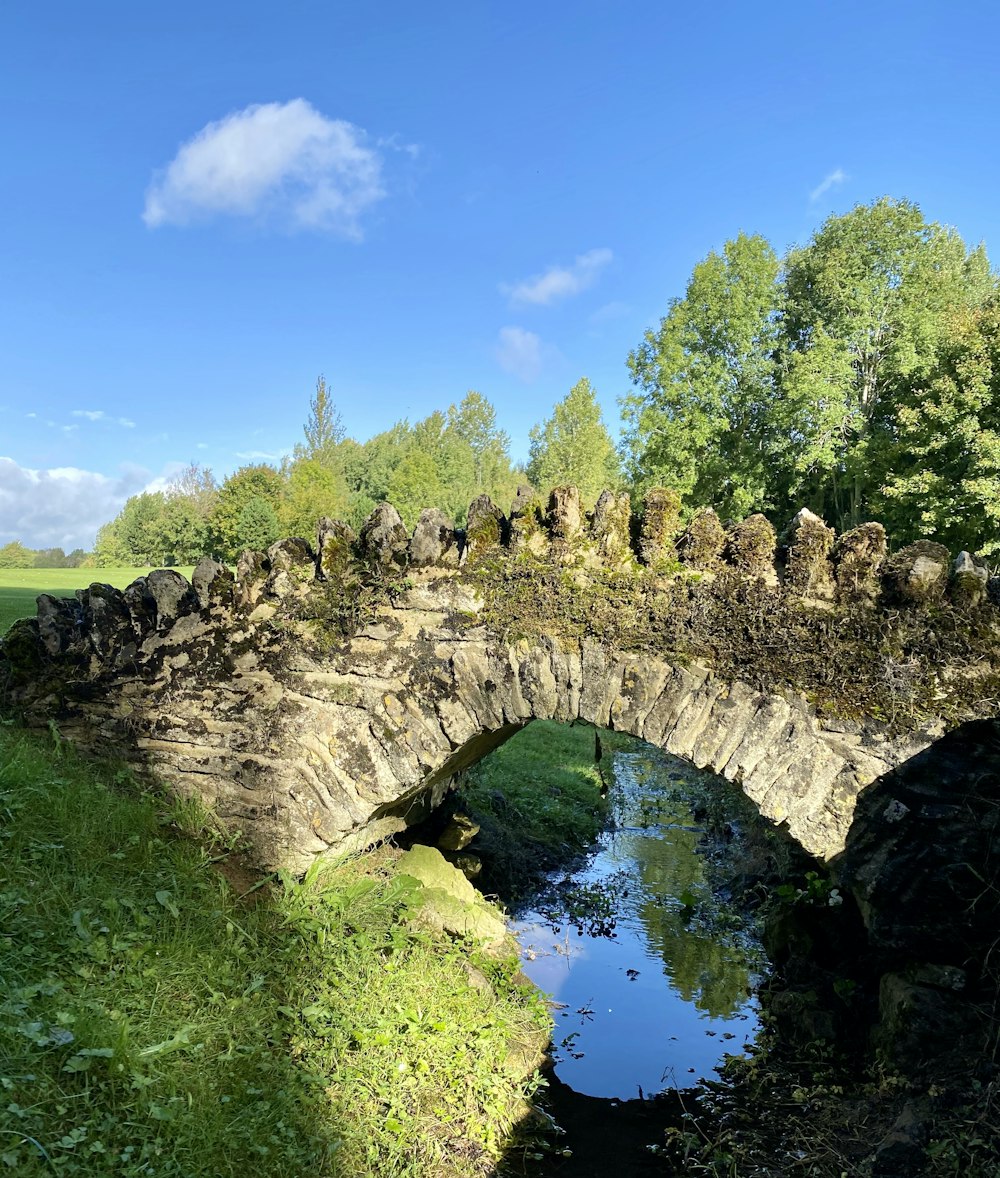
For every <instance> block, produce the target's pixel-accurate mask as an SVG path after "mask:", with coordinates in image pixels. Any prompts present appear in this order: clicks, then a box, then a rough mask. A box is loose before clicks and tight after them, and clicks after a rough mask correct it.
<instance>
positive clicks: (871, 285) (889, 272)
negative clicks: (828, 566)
mask: <svg viewBox="0 0 1000 1178" xmlns="http://www.w3.org/2000/svg"><path fill="white" fill-rule="evenodd" d="M785 271H786V273H785V305H784V311H783V315H784V318H783V330H782V334H783V339H782V348H783V352H784V353H785V356H786V361H785V362H786V363H787V364H788V365H789V369H790V378H791V379H790V384H789V391H790V392H791V393H792V395H793V397H794V399H795V404H794V406H793V408H794V410H795V412H793V413H792V415H791V420H790V421H789V423H788V424H789V425H791V426H792V430H793V444H794V447H795V449H796V450H797V451H798V453H797V455H796V464H797V465H798V467H799V468H800V469H804V470H806V471H810V472H811V473H812V475H813V480H814V485H815V487H816V489H817V490H818V489H822V490H823V493H824V494H823V498H824V500H825V504H824V506H825V509H826V512H827V515H828V517H829V518H830V519H831V520H832V521H833V522H835V523H836V524H837V525H838V526H841V527H848V526H849V527H854V526H856V525H857V524H858V523H860V522H862V519H863V518H866V515H865V513H866V512H867V511H869V510H870V508H871V496H872V491H873V489H875V488H877V487H878V486H879V485H880V484H881V483H882V482H883V481H884V479H885V478H886V476H887V471H886V467H885V464H884V455H885V448H884V447H885V443H886V441H887V440H888V439H890V438H892V437H893V436H894V435H895V432H896V431H895V424H896V420H897V415H898V411H899V408H900V406H901V404H903V403H905V401H906V400H907V399H908V397H909V396H910V395H911V394H912V392H913V391H914V390H915V389H918V388H921V387H923V385H924V382H925V381H926V380H927V378H928V377H929V376H930V374H931V373H932V372H933V370H934V368H935V367H936V365H937V363H938V360H939V357H940V355H941V350H942V347H943V346H944V345H945V343H946V341H947V339H948V336H949V332H950V330H951V327H952V323H953V321H954V316H955V315H956V314H959V313H962V312H964V311H969V310H971V309H973V308H975V307H977V306H979V305H981V304H982V302H983V301H984V299H985V298H986V297H987V295H988V294H989V292H990V290H991V289H992V287H993V286H994V282H993V279H992V278H991V276H990V273H989V267H988V263H987V261H986V256H985V253H984V252H983V251H982V250H976V251H973V252H972V253H968V252H967V251H966V248H965V245H964V244H963V242H962V240H961V238H960V237H959V236H958V234H957V233H955V232H954V230H950V229H946V228H944V227H942V226H940V225H937V224H934V223H931V222H927V221H925V219H924V217H923V214H922V213H921V212H920V210H919V208H918V207H917V206H916V205H915V204H912V203H911V202H909V201H905V200H900V201H896V200H890V199H889V198H883V199H882V200H879V201H876V202H875V203H874V204H872V205H859V206H857V207H856V208H855V209H853V210H852V211H851V212H850V213H847V214H844V215H843V216H833V217H830V218H829V219H828V220H827V221H826V222H825V223H824V224H823V226H822V227H821V228H820V229H819V230H818V231H817V232H816V233H815V234H814V235H813V238H812V240H811V241H810V243H809V244H808V245H807V246H805V247H804V248H802V249H799V250H793V251H792V252H791V254H790V255H789V257H788V258H787V260H786V263H785ZM810 427H811V429H810ZM817 427H818V428H817ZM796 438H800V439H801V441H797V442H796V441H794V439H796ZM911 463H912V460H911ZM793 489H795V488H793ZM816 498H817V496H816V495H815V494H814V496H813V500H814V501H816Z"/></svg>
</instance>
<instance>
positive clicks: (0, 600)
mask: <svg viewBox="0 0 1000 1178" xmlns="http://www.w3.org/2000/svg"><path fill="white" fill-rule="evenodd" d="M192 571H193V569H191V568H183V569H177V572H179V573H182V574H183V575H184V576H185V577H190V576H191V573H192ZM148 572H149V569H148V568H142V569H130V568H113V569H0V634H5V633H6V632H7V630H8V629H9V628H10V626H11V625H12V623H14V622H16V621H17V620H18V618H33V617H34V616H35V598H36V597H37V596H38V595H39V593H51V594H52V596H53V597H72V596H73V594H74V593H75V592H76V590H77V589H83V588H86V586H87V585H91V584H93V583H94V582H95V581H101V582H103V583H104V584H106V585H114V586H115V588H116V589H124V588H125V586H126V585H130V584H131V583H132V582H133V581H134V580H135V579H136V577H141V576H144V575H145V574H146V573H148Z"/></svg>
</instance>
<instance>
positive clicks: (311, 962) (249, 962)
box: [0, 725, 548, 1178]
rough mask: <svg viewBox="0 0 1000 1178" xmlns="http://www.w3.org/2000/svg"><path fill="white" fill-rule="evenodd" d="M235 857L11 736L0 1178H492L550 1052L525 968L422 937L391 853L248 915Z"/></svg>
mask: <svg viewBox="0 0 1000 1178" xmlns="http://www.w3.org/2000/svg"><path fill="white" fill-rule="evenodd" d="M185 831H186V832H187V833H185ZM194 832H197V833H199V835H200V838H199V839H198V840H195V839H194V838H192V837H190V835H191V834H192V833H194ZM231 852H232V847H231V846H229V845H225V844H220V843H218V842H216V843H215V845H214V846H213V845H212V842H211V839H210V838H208V837H207V832H206V831H205V830H204V828H203V827H202V825H201V817H200V815H199V814H198V813H197V811H195V810H194V809H193V808H192V807H191V806H190V805H184V804H179V803H169V802H167V801H166V800H165V799H164V798H163V797H162V796H160V795H159V794H157V793H156V792H153V791H151V790H148V789H144V788H142V787H141V785H140V784H139V783H137V782H136V781H135V780H134V779H133V778H132V777H131V775H130V774H129V773H128V772H127V771H125V770H123V769H117V770H115V769H114V768H113V767H111V766H104V767H100V766H95V765H94V764H88V763H84V762H82V761H79V760H77V759H76V757H75V755H74V754H73V753H72V752H71V751H70V750H69V749H68V748H66V747H64V746H62V745H61V744H60V743H59V742H58V741H57V742H56V743H55V744H53V743H52V742H51V741H42V740H40V739H39V738H37V737H36V736H32V735H29V734H26V733H24V732H22V731H20V730H18V729H16V728H14V727H12V726H9V725H4V726H0V977H2V978H3V979H4V986H3V992H2V993H0V1174H2V1173H5V1172H9V1173H12V1174H18V1175H25V1176H30V1175H50V1174H67V1175H82V1176H85V1178H97V1176H98V1175H108V1174H115V1175H120V1176H122V1178H133V1176H139V1175H155V1176H158V1178H168V1176H169V1178H181V1176H183V1178H202V1176H203V1178H225V1176H228V1175H240V1178H257V1176H259V1178H284V1176H287V1178H293V1176H294V1178H300V1176H301V1175H302V1174H307V1173H308V1174H311V1175H315V1176H316V1178H322V1176H327V1175H329V1176H331V1178H361V1176H366V1175H387V1176H399V1178H403V1176H410V1178H418V1176H419V1178H431V1176H433V1178H438V1176H445V1175H447V1176H452V1175H454V1176H458V1175H463V1176H464V1175H470V1176H476V1178H479V1176H482V1175H485V1174H487V1173H491V1172H493V1171H494V1168H495V1164H496V1160H497V1158H498V1157H499V1156H500V1154H501V1152H502V1150H503V1148H504V1145H505V1143H506V1142H507V1140H508V1138H509V1136H510V1134H511V1132H512V1130H513V1128H514V1125H515V1122H516V1121H517V1119H518V1117H519V1116H521V1114H522V1113H523V1112H524V1109H525V1104H524V1101H525V1099H526V1097H527V1096H528V1095H530V1092H531V1091H532V1090H533V1086H534V1084H535V1082H536V1081H535V1080H534V1078H533V1076H532V1071H531V1069H532V1065H531V1064H530V1063H528V1062H527V1061H528V1058H529V1056H530V1051H528V1050H527V1045H529V1044H537V1042H538V1040H539V1037H540V1038H541V1041H542V1042H544V1040H545V1037H546V1035H547V1030H548V1023H547V1015H546V1013H545V1011H544V1008H543V1007H542V1005H541V1003H540V1001H539V999H538V997H537V996H536V994H535V993H534V991H533V990H528V989H524V988H522V987H521V986H520V985H519V983H518V981H517V980H516V963H515V962H513V961H498V960H493V959H490V958H486V957H483V956H481V955H480V954H478V952H477V951H476V949H475V948H474V946H471V945H468V944H463V943H460V942H453V941H445V940H441V939H436V938H434V937H432V936H431V935H430V934H428V933H427V932H424V931H420V930H419V929H418V928H417V927H415V926H414V925H412V924H411V922H410V921H409V919H408V901H409V898H410V896H411V890H412V886H413V885H412V882H409V881H407V879H406V878H405V877H401V876H399V875H397V874H396V873H395V871H394V867H393V864H394V858H395V855H394V853H393V852H391V851H386V852H384V853H383V854H382V855H381V856H379V857H373V858H367V859H365V860H358V861H354V862H348V863H344V864H341V865H339V866H338V865H326V866H322V867H321V866H317V867H316V868H315V869H314V870H313V871H311V872H310V873H309V875H308V876H307V877H306V879H305V880H303V881H301V882H297V881H294V880H291V879H286V880H284V881H281V882H278V881H271V882H270V883H265V884H264V886H259V887H256V888H255V889H254V890H253V891H252V892H251V894H250V895H249V896H248V897H246V898H245V899H243V900H242V901H241V900H240V898H239V897H238V896H237V895H236V894H235V893H234V891H233V889H232V887H231V886H230V885H229V884H227V883H226V881H225V879H224V878H223V876H222V875H221V874H220V872H219V868H220V866H221V867H227V869H228V870H229V871H230V875H232V874H233V871H232V864H233V857H232V853H231ZM251 882H252V881H250V880H248V881H247V882H245V883H244V884H243V890H247V889H248V888H249V887H251ZM252 900H256V901H257V902H256V903H251V901H252ZM471 969H474V970H475V971H477V973H476V976H477V977H479V978H480V980H481V981H482V975H485V976H486V978H487V979H489V981H490V982H491V983H492V984H491V985H480V986H472V985H470V984H469V980H470V970H471ZM512 1044H513V1045H515V1049H512ZM516 1045H522V1048H523V1049H522V1050H520V1051H519V1050H517V1049H516Z"/></svg>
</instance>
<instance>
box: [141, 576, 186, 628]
mask: <svg viewBox="0 0 1000 1178" xmlns="http://www.w3.org/2000/svg"><path fill="white" fill-rule="evenodd" d="M146 588H147V589H148V590H149V594H150V596H151V597H152V598H153V600H154V601H155V602H156V624H157V626H161V627H162V626H166V625H168V624H169V623H170V622H172V621H173V620H174V619H175V618H179V617H182V616H183V615H184V614H187V613H190V612H191V611H192V610H195V609H197V608H198V596H197V594H196V593H195V591H194V590H193V589H192V588H191V582H190V581H188V579H187V577H182V576H181V574H180V573H178V572H175V571H174V570H173V569H154V570H153V571H152V572H151V573H149V574H148V575H147V577H146Z"/></svg>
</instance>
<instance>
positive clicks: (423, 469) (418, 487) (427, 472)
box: [388, 447, 447, 528]
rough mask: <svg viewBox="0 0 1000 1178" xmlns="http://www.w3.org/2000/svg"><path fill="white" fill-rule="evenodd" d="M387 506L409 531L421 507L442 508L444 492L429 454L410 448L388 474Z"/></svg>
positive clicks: (435, 465)
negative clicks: (391, 506)
mask: <svg viewBox="0 0 1000 1178" xmlns="http://www.w3.org/2000/svg"><path fill="white" fill-rule="evenodd" d="M388 498H389V502H390V503H392V505H393V506H394V507H395V508H396V510H397V511H398V512H399V514H400V515H401V516H402V517H403V523H404V524H406V526H407V527H408V528H412V527H413V526H414V525H415V524H416V522H417V519H418V518H419V516H420V512H421V511H422V510H423V509H424V508H425V507H443V508H445V509H446V510H447V508H446V506H445V505H446V498H447V495H446V488H445V486H444V484H443V483H442V482H441V477H440V475H439V473H438V466H437V463H436V462H435V461H434V458H433V456H432V455H431V454H428V453H427V452H426V451H423V450H420V449H417V448H416V447H414V448H413V449H411V450H410V451H409V453H408V454H407V455H406V457H405V458H404V459H403V461H402V462H400V464H399V466H397V467H396V469H395V470H394V471H393V472H392V479H391V481H390V483H389V496H388Z"/></svg>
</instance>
